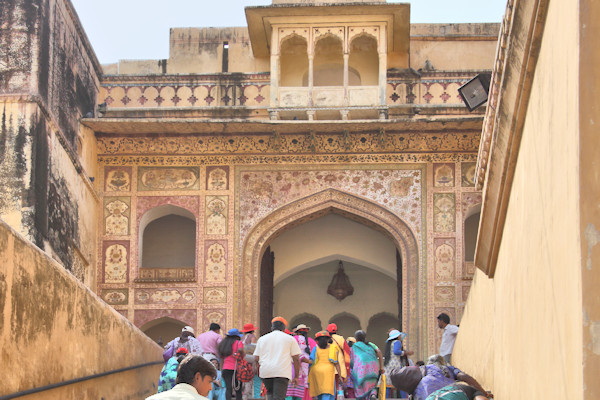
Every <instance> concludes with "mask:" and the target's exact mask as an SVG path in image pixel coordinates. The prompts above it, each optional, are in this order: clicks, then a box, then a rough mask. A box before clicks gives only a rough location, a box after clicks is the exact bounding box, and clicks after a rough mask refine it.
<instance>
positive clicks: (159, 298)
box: [135, 288, 196, 304]
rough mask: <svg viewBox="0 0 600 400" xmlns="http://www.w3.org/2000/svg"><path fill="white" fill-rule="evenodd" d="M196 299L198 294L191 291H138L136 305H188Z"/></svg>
mask: <svg viewBox="0 0 600 400" xmlns="http://www.w3.org/2000/svg"><path fill="white" fill-rule="evenodd" d="M195 299H196V293H194V291H193V290H191V289H181V288H176V289H175V288H165V289H152V288H149V289H137V290H136V291H135V304H170V303H172V304H188V303H192V302H193V301H194V300H195Z"/></svg>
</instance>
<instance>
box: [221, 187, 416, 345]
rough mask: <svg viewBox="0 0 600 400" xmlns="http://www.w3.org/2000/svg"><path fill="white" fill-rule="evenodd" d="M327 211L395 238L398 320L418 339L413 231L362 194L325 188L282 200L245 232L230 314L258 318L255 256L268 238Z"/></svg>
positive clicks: (257, 258) (239, 319)
mask: <svg viewBox="0 0 600 400" xmlns="http://www.w3.org/2000/svg"><path fill="white" fill-rule="evenodd" d="M330 213H336V214H339V215H342V216H344V217H346V218H349V219H352V220H355V221H357V222H359V223H362V224H364V225H367V226H369V227H372V228H374V229H376V230H378V231H380V232H382V233H383V234H385V235H386V236H388V237H389V238H390V239H391V240H392V242H393V243H394V244H395V246H396V248H397V249H398V251H399V252H400V255H401V258H402V260H403V269H402V275H403V276H402V278H403V279H402V281H403V288H402V316H403V318H402V320H403V327H402V328H403V329H404V331H405V332H408V333H409V334H410V335H411V337H413V338H415V339H416V341H417V342H419V343H421V342H422V341H423V340H425V339H422V338H421V334H422V329H420V328H419V316H420V315H421V309H422V304H420V299H419V297H418V289H419V285H420V279H419V254H420V248H419V245H418V242H417V239H416V235H415V234H414V232H413V231H412V229H411V228H410V227H409V225H408V224H406V223H405V222H404V221H403V220H402V219H401V218H400V217H398V216H397V215H396V214H394V213H392V212H391V211H389V210H387V209H386V208H384V207H382V206H380V205H378V204H376V203H373V202H371V201H369V200H366V199H364V198H361V197H358V196H355V195H352V194H349V193H345V192H341V191H339V190H336V189H326V190H323V191H321V192H318V193H315V194H313V195H310V196H307V197H304V198H302V199H299V200H296V201H294V202H291V203H289V204H287V205H286V206H283V207H281V208H279V209H277V210H275V211H273V212H272V213H271V214H269V215H267V216H266V217H265V218H263V219H262V220H261V221H260V222H259V223H257V224H256V226H255V227H254V228H253V229H252V230H251V231H250V232H249V234H248V236H247V237H246V239H245V241H244V243H243V245H242V248H241V249H240V250H241V252H240V253H239V254H240V257H239V258H238V260H237V262H238V265H237V266H236V269H237V271H238V273H237V274H235V275H234V299H235V301H234V304H233V314H234V321H235V323H238V324H239V323H242V321H258V320H259V304H258V303H259V294H260V282H259V275H260V259H261V256H262V254H263V252H264V251H265V249H266V248H267V246H268V244H269V243H270V241H272V240H273V239H275V238H276V237H277V236H279V235H280V234H282V233H283V232H285V231H287V230H290V229H293V228H294V227H296V226H299V225H301V224H304V223H306V222H309V221H312V220H315V219H317V218H320V217H322V216H325V215H327V214H330Z"/></svg>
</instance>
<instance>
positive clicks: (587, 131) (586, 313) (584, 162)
mask: <svg viewBox="0 0 600 400" xmlns="http://www.w3.org/2000/svg"><path fill="white" fill-rule="evenodd" d="M598 15H600V4H599V3H598V2H596V1H592V0H583V1H580V2H579V21H580V23H579V32H580V33H579V34H580V37H579V40H580V41H579V45H580V49H585V50H584V51H580V53H579V57H580V59H579V82H580V92H579V121H580V139H579V149H580V153H579V154H580V159H579V162H580V167H579V174H580V175H579V176H580V180H579V185H580V189H579V190H580V200H581V202H580V212H581V214H580V218H581V226H580V235H581V237H582V240H581V252H582V260H581V261H582V265H581V271H582V295H583V296H582V297H583V310H582V314H583V373H584V383H583V387H584V389H583V390H584V398H585V399H597V398H598V397H600V380H598V370H600V296H598V287H599V286H600V273H599V272H598V271H599V266H600V246H599V244H600V233H599V232H598V228H599V227H600V207H599V205H600V204H599V203H600V201H599V199H600V175H599V174H598V173H590V171H596V172H597V171H599V170H600V168H599V166H598V163H599V162H600V146H598V128H597V121H598V120H600V115H599V114H600V100H599V99H598V96H597V95H596V93H597V90H598V87H600V74H598V68H597V66H598V64H599V63H600V47H599V46H598V44H597V43H598V37H600V24H598V18H597V17H598Z"/></svg>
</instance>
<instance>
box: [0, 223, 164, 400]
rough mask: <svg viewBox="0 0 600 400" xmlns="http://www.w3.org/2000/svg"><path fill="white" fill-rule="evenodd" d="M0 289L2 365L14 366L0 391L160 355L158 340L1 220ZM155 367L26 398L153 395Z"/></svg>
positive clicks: (159, 357)
mask: <svg viewBox="0 0 600 400" xmlns="http://www.w3.org/2000/svg"><path fill="white" fill-rule="evenodd" d="M0 288H1V290H0V343H1V346H0V348H1V349H2V350H1V354H2V364H3V365H5V366H6V365H12V366H20V367H14V368H11V373H9V374H5V379H4V381H3V385H2V388H0V396H2V395H7V394H11V393H15V392H18V391H22V390H27V389H31V388H33V387H40V386H44V385H49V384H54V383H58V382H62V381H65V380H69V379H75V378H80V377H84V376H88V375H92V374H96V373H102V372H107V371H111V370H114V369H118V368H125V367H130V366H134V365H138V364H143V363H148V362H152V361H159V360H161V348H160V347H159V346H158V345H156V344H155V343H153V342H152V341H151V340H150V339H149V338H148V337H147V336H146V335H144V334H143V333H142V332H141V331H139V330H138V329H137V328H135V327H134V326H133V324H132V323H131V322H129V321H127V319H126V318H124V317H123V316H121V315H120V314H119V313H117V312H116V311H115V310H114V309H113V308H112V307H110V306H108V305H107V304H105V303H104V302H103V301H101V300H100V299H99V298H98V297H97V296H96V295H95V294H94V293H93V292H91V291H90V290H89V289H88V288H87V287H85V286H84V285H83V284H82V283H80V282H79V281H78V280H77V279H75V278H74V277H73V276H72V275H71V274H69V273H68V272H67V271H65V269H64V268H63V267H62V266H61V265H59V264H58V263H57V262H55V261H53V260H52V259H51V258H50V257H48V256H47V255H46V254H44V253H43V252H42V251H40V250H39V249H38V248H36V247H35V246H33V245H32V244H31V243H30V242H28V241H27V240H26V239H24V238H23V237H22V236H20V235H19V234H18V233H16V232H15V231H14V230H12V229H11V228H9V227H8V225H6V224H5V223H4V222H3V221H0ZM32 350H34V351H32ZM24 354H26V355H27V356H26V362H23V361H24V359H23V355H24ZM160 369H161V365H160V364H158V365H154V366H150V367H144V368H141V369H136V370H132V371H129V372H126V373H120V374H114V375H109V376H106V377H104V378H100V379H93V380H89V381H85V382H81V383H78V384H73V385H69V386H65V387H63V388H58V389H54V390H51V391H47V392H42V393H40V394H38V395H31V396H28V397H27V398H28V399H49V398H56V399H60V398H77V399H94V400H97V399H100V398H111V399H116V398H119V399H139V398H144V397H146V396H148V395H150V394H151V393H153V392H155V390H156V388H155V386H154V385H155V382H156V378H157V376H158V375H159V373H160Z"/></svg>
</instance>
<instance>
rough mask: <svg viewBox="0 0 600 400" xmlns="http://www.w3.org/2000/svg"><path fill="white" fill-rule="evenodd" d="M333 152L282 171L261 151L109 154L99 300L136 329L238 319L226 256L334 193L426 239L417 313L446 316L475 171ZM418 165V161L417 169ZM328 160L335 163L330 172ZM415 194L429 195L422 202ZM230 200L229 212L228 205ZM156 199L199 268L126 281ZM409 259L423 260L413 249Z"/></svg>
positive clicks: (442, 160) (457, 294)
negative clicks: (187, 232)
mask: <svg viewBox="0 0 600 400" xmlns="http://www.w3.org/2000/svg"><path fill="white" fill-rule="evenodd" d="M268 137H269V138H270V139H272V138H271V136H268ZM283 139H285V140H287V139H288V138H287V137H286V138H283ZM283 139H282V140H283ZM357 143H362V142H357ZM207 145H208V142H207ZM211 146H212V144H211ZM365 146H366V145H365ZM411 146H412V145H411ZM371 147H373V146H371V145H369V146H367V147H366V148H368V149H371ZM365 151H367V150H365ZM440 154H441V153H440ZM241 156H243V157H247V156H246V155H244V154H242V155H241ZM342 156H344V155H342V154H338V155H337V156H336V157H338V158H335V160H334V161H331V160H333V158H331V157H333V156H324V155H323V156H319V155H302V154H291V155H290V157H295V158H294V160H295V161H293V162H291V163H290V164H293V163H295V164H296V165H284V166H276V167H274V166H273V165H270V166H265V165H260V164H264V163H263V161H264V159H263V156H262V155H261V156H260V157H258V158H255V159H254V161H252V162H249V161H240V164H239V166H237V167H234V166H233V165H231V164H227V163H228V160H229V159H227V157H224V156H223V157H221V156H219V157H213V158H210V160H209V161H207V160H208V158H203V159H202V160H204V161H202V162H200V163H196V164H194V163H193V162H188V158H189V157H192V156H187V155H185V156H177V157H176V158H174V157H173V156H170V155H164V156H156V158H155V159H154V160H153V161H152V162H148V159H147V158H146V159H144V160H145V161H143V162H142V161H140V160H141V159H136V160H134V159H133V158H131V157H134V156H132V155H131V154H130V155H127V156H118V155H115V156H114V157H115V160H117V158H118V162H117V161H115V162H114V163H112V164H111V165H104V166H103V168H104V172H103V173H102V174H101V175H100V176H101V177H104V182H102V186H103V187H104V193H102V195H103V196H104V197H103V199H102V204H103V206H104V207H103V213H102V215H101V216H100V218H101V223H102V225H101V228H99V229H101V232H100V233H101V235H102V237H100V239H99V246H100V247H101V249H99V251H98V253H99V255H101V256H102V260H101V263H100V262H99V263H98V266H99V268H102V269H101V270H100V271H99V272H98V274H99V282H100V284H99V294H100V295H101V297H102V298H103V299H104V300H105V301H107V303H109V304H112V305H113V306H115V307H116V308H117V309H121V311H122V312H124V313H125V314H127V311H126V310H123V309H125V308H127V307H133V308H134V309H135V311H131V312H129V315H128V316H129V317H130V318H131V319H133V320H134V321H135V324H136V325H137V326H142V325H143V324H145V323H147V322H150V321H152V320H155V319H157V318H161V317H165V316H169V317H171V318H174V319H177V320H179V321H184V322H186V323H187V324H190V325H192V326H194V327H195V328H196V329H201V330H204V329H207V328H208V325H209V324H210V323H211V322H217V323H219V324H221V325H222V326H226V325H227V324H231V323H234V322H235V323H237V319H238V317H239V316H238V315H236V301H234V300H235V296H236V288H237V287H238V286H239V287H240V288H243V287H244V286H243V285H244V282H246V280H245V275H243V277H241V278H239V279H241V282H242V283H241V285H238V283H236V280H235V274H233V273H232V271H233V266H234V265H236V264H235V263H236V260H233V259H232V257H233V256H234V254H236V252H235V250H236V249H239V250H240V251H242V250H243V247H242V246H243V243H244V240H245V239H246V238H247V235H248V234H249V233H250V231H251V230H252V229H253V228H254V227H255V226H256V225H257V224H259V223H260V221H261V220H263V218H265V217H266V216H268V215H270V214H271V213H273V212H275V211H276V210H278V209H279V208H281V207H284V206H286V205H289V204H292V203H294V202H297V201H299V200H300V199H305V198H307V197H308V196H311V195H315V194H317V193H320V192H324V191H326V190H328V189H334V190H338V191H340V192H343V193H349V194H351V195H352V196H356V197H357V198H360V199H365V200H367V201H369V202H371V203H373V204H377V205H379V206H382V207H384V208H385V209H386V210H389V211H390V212H391V213H392V214H395V215H396V216H398V217H399V218H401V219H402V220H403V221H405V222H406V224H407V225H408V226H409V228H410V230H411V231H412V232H413V233H414V235H415V236H416V240H417V242H418V243H419V247H420V246H425V244H426V243H432V244H433V246H432V248H424V249H423V251H424V252H425V253H426V259H423V261H424V264H423V267H422V268H425V265H427V264H429V265H430V267H429V269H428V270H425V272H423V273H424V274H425V273H426V274H427V275H423V277H424V278H425V279H428V292H427V296H426V297H427V299H428V300H427V301H429V302H431V303H428V304H425V305H424V307H427V309H426V310H427V313H428V315H429V316H430V313H434V312H437V311H438V310H442V309H445V310H452V315H453V317H451V318H456V317H457V316H458V313H459V310H461V308H460V307H461V306H462V303H461V302H464V301H465V300H466V296H467V295H468V290H469V286H468V284H469V283H470V282H469V281H468V279H469V278H470V276H469V273H468V271H467V269H468V268H469V266H468V265H466V264H464V263H462V262H458V261H457V260H458V259H457V257H458V256H460V251H459V250H457V246H462V237H461V236H462V230H461V225H460V224H457V223H456V222H457V219H458V220H459V221H460V220H461V218H464V213H465V212H466V211H467V210H468V209H470V208H471V207H472V206H474V205H476V204H478V203H480V202H481V193H480V192H474V188H473V186H465V185H464V175H465V171H466V168H467V167H468V166H469V164H473V165H474V164H475V163H474V162H472V161H474V157H471V156H470V155H469V154H466V155H465V154H460V155H457V156H456V158H452V157H450V156H448V155H445V156H441V155H439V154H437V153H435V154H432V155H430V156H428V157H429V158H427V160H424V159H422V158H418V157H417V158H410V155H408V154H404V153H403V154H401V156H402V157H408V158H407V159H406V160H405V161H408V162H407V163H406V164H402V163H394V164H392V163H391V161H390V160H396V158H394V157H391V158H389V159H388V161H387V163H386V164H385V165H382V164H379V165H378V166H375V165H373V164H369V163H368V162H363V161H364V160H370V158H369V157H375V156H377V157H384V156H385V155H381V154H379V155H372V154H365V155H364V156H360V157H363V158H355V159H354V160H355V161H354V162H356V165H354V164H352V163H349V162H347V163H345V165H344V164H343V163H341V159H339V157H342ZM135 157H137V156H135ZM139 157H144V156H143V155H139ZM198 157H205V156H203V155H200V156H198ZM228 157H232V156H228ZM316 157H322V159H321V161H319V162H320V163H325V162H326V159H325V157H329V158H327V160H330V161H329V164H322V165H321V166H318V165H315V164H316V162H313V161H314V160H316ZM344 157H345V156H344ZM357 157H359V156H357ZM453 157H454V156H453ZM132 160H133V161H132ZM189 160H191V158H189ZM361 160H362V161H361ZM417 160H422V161H423V163H418V164H417V163H416V162H417ZM464 160H466V161H467V162H463V161H464ZM138 161H139V162H138ZM379 161H381V160H379ZM334 162H337V163H340V164H341V165H339V166H335V165H331V164H333V163H334ZM427 163H431V164H429V165H428V164H427ZM207 164H209V165H207ZM249 164H254V165H249ZM167 165H168V166H167ZM426 171H429V173H430V174H431V178H430V177H428V176H426ZM231 174H234V175H231ZM459 174H460V176H459ZM425 187H428V188H429V189H428V190H430V192H429V193H430V194H428V195H427V196H426V193H428V192H427V191H426V190H425ZM192 191H193V192H192ZM232 196H233V197H232ZM232 199H235V207H233V205H232V204H231V203H230V201H233V200H232ZM166 204H170V205H175V206H178V207H182V208H184V209H186V210H188V211H190V212H192V213H193V215H194V216H195V217H196V220H197V221H198V225H199V226H198V229H199V232H198V234H197V240H198V247H197V253H198V255H197V257H198V264H199V265H198V268H199V269H198V271H196V270H194V269H192V268H186V269H184V268H171V269H169V268H138V267H135V268H133V271H134V272H133V274H134V275H131V277H130V276H129V275H130V273H129V270H130V268H131V266H130V265H129V262H130V261H131V262H133V263H136V262H137V259H138V255H137V251H138V249H137V239H138V238H137V235H138V234H139V232H137V230H138V229H139V225H140V220H141V218H142V216H143V215H144V214H145V213H146V212H147V211H148V210H150V209H152V208H155V207H159V206H162V205H166ZM234 209H235V214H232V213H233V210H234ZM426 215H427V216H428V218H429V220H430V221H429V224H430V225H429V226H431V227H432V228H433V229H431V228H430V229H429V230H428V231H427V238H425V237H423V234H424V225H423V222H424V221H423V219H424V217H425V216H426ZM231 218H235V226H236V229H231V228H230V225H231V223H232V222H233V221H232V220H231ZM132 219H133V222H132ZM203 225H204V229H202V226H203ZM231 226H233V225H231ZM238 228H239V229H238ZM106 236H110V237H106ZM115 236H116V237H115ZM121 236H124V237H122V238H121ZM123 239H129V240H123ZM234 242H235V244H234ZM418 253H419V254H418V257H419V259H420V260H421V256H422V254H420V252H418ZM457 262H458V264H457ZM134 265H136V264H134ZM232 277H233V279H232ZM134 278H135V281H134ZM236 285H237V286H236ZM411 293H412V292H411ZM415 294H416V291H415ZM407 296H408V294H407ZM411 296H412V294H411ZM410 298H411V299H412V297H410ZM232 299H234V300H232ZM244 299H245V298H244ZM242 301H244V300H242ZM405 301H406V302H407V303H408V302H409V301H408V299H405ZM415 301H416V300H415ZM184 307H185V308H186V309H184V310H182V308H184ZM232 318H233V319H232ZM244 318H246V317H244ZM454 322H456V321H454ZM196 325H198V327H196ZM438 333H439V332H438V329H436V327H433V329H428V330H427V332H426V333H424V334H423V338H419V339H417V340H419V341H421V340H424V341H426V343H427V344H426V346H428V348H431V345H432V344H433V343H436V341H437V334H438ZM416 336H417V334H415V337H416ZM438 344H439V343H438Z"/></svg>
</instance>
